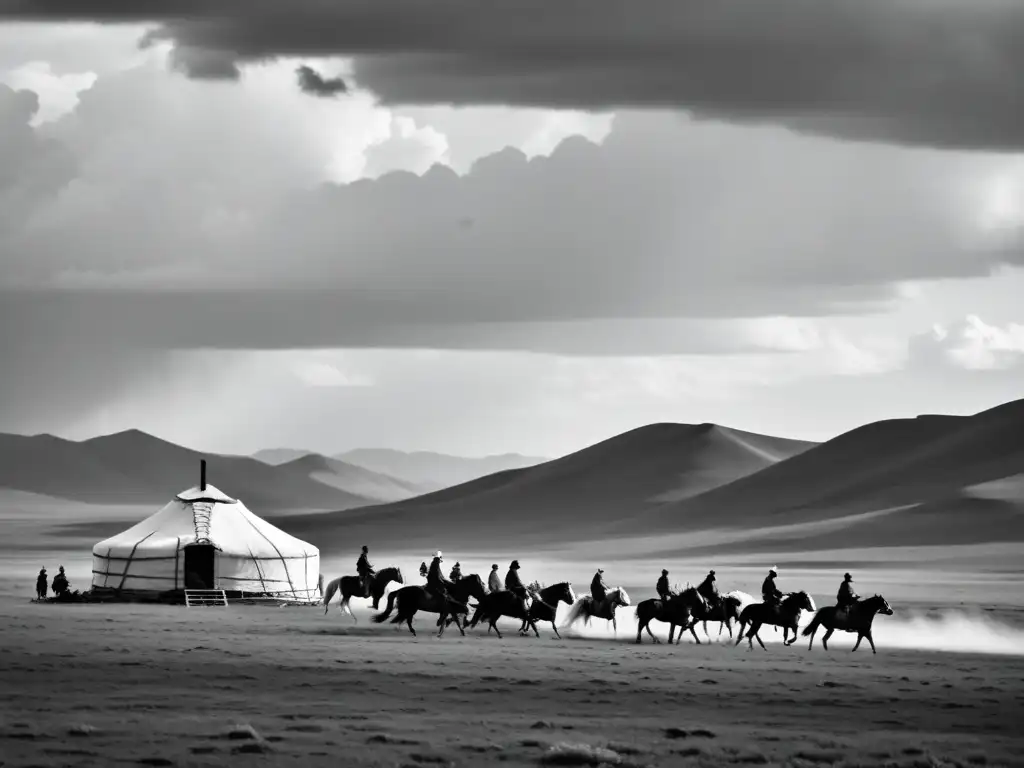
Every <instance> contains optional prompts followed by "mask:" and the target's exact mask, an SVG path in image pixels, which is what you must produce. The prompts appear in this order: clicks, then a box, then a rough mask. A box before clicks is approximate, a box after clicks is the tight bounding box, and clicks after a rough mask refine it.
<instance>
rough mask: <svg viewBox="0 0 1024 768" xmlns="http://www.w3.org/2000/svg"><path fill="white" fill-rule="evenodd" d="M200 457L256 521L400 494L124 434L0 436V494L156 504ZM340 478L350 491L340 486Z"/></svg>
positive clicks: (333, 470)
mask: <svg viewBox="0 0 1024 768" xmlns="http://www.w3.org/2000/svg"><path fill="white" fill-rule="evenodd" d="M204 458H205V459H206V460H207V477H208V480H209V482H211V483H212V484H214V485H216V486H217V487H219V488H220V489H221V490H223V491H224V492H225V493H228V494H230V495H233V496H237V497H239V498H241V499H242V500H243V501H244V502H245V503H246V505H247V506H249V507H250V508H251V509H252V510H253V511H254V512H257V513H258V514H261V515H265V514H272V513H273V512H275V511H283V510H297V509H304V510H308V509H317V510H325V509H332V510H336V509H347V508H350V507H357V506H365V505H367V504H374V503H377V502H379V501H390V500H392V499H394V498H396V496H395V494H396V493H398V492H399V489H401V488H403V487H404V485H403V484H402V483H401V482H400V481H395V480H392V479H391V478H382V477H373V476H372V474H371V473H367V472H366V471H365V470H363V469H362V468H358V467H351V468H348V467H345V466H344V465H343V464H342V463H341V462H337V463H334V462H332V463H331V464H324V465H317V464H316V462H315V461H310V462H306V463H303V462H299V463H295V464H293V465H291V466H289V465H284V466H278V467H271V466H268V465H267V464H264V463H262V462H260V461H257V460H256V459H253V458H249V457H243V456H223V455H217V454H204V453H200V452H198V451H194V450H191V449H189V448H184V447H182V446H180V445H176V444H174V443H170V442H167V441H166V440H161V439H159V438H157V437H153V436H152V435H149V434H146V433H145V432H140V431H138V430H129V431H126V432H118V433H116V434H113V435H105V436H103V437H96V438H92V439H90V440H84V441H81V442H74V441H71V440H64V439H63V438H59V437H54V436H52V435H34V436H24V435H9V434H0V488H7V489H10V490H15V491H23V492H28V493H35V494H41V495H45V496H51V497H56V498H62V499H68V500H73V501H81V502H87V503H91V504H162V503H165V502H166V501H168V500H169V499H170V498H171V497H173V496H174V494H176V493H179V492H180V491H182V490H185V489H186V488H188V487H190V486H192V485H195V484H196V483H197V482H198V479H199V461H200V459H204ZM314 475H317V476H316V477H314ZM345 478H349V479H351V480H352V483H353V488H351V489H350V488H347V487H346V486H345ZM325 481H326V482H325ZM403 493H405V495H408V493H407V492H404V491H403Z"/></svg>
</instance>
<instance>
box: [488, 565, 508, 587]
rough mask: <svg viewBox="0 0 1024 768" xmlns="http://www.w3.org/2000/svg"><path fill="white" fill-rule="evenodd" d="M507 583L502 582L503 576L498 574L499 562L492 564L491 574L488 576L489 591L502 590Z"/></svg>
mask: <svg viewBox="0 0 1024 768" xmlns="http://www.w3.org/2000/svg"><path fill="white" fill-rule="evenodd" d="M503 589H505V585H504V584H502V583H501V576H499V575H498V564H497V563H495V564H494V565H492V566H491V575H490V576H488V577H487V591H488V592H501V591H502V590H503Z"/></svg>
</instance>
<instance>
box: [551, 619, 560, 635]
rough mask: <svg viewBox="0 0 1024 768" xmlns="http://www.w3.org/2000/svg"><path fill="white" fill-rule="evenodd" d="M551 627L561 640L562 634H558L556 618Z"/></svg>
mask: <svg viewBox="0 0 1024 768" xmlns="http://www.w3.org/2000/svg"><path fill="white" fill-rule="evenodd" d="M551 629H553V630H554V632H555V637H557V638H558V639H559V640H561V639H562V636H561V635H560V634H558V627H556V626H555V620H554V619H552V620H551Z"/></svg>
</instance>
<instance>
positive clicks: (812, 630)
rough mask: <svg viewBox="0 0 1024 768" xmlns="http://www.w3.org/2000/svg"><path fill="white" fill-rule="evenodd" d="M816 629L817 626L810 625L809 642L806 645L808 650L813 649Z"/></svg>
mask: <svg viewBox="0 0 1024 768" xmlns="http://www.w3.org/2000/svg"><path fill="white" fill-rule="evenodd" d="M817 631H818V628H817V627H811V644H810V645H808V646H807V650H808V651H813V650H814V635H815V634H816V633H817Z"/></svg>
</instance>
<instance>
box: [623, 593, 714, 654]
mask: <svg viewBox="0 0 1024 768" xmlns="http://www.w3.org/2000/svg"><path fill="white" fill-rule="evenodd" d="M705 608H706V603H705V602H704V598H703V597H702V596H701V594H700V593H699V592H698V591H697V590H696V588H694V587H687V588H686V589H684V590H683V591H682V592H680V593H679V594H678V595H671V596H670V597H669V598H668V600H662V599H661V598H660V597H652V598H650V599H649V600H642V601H641V602H639V603H638V604H637V606H636V621H637V624H636V642H637V644H638V645H639V644H640V643H641V642H643V641H642V639H641V636H642V635H643V631H644V630H645V629H646V630H647V634H648V635H650V636H651V639H652V640H653V641H654V642H656V643H660V642H661V640H659V639H658V638H657V637H655V636H654V633H653V632H651V627H650V624H651V622H652V621H654V620H655V619H657V620H658V621H663V622H665V623H666V624H668V625H669V629H668V642H669V644H670V645H671V643H672V638H673V637H674V636H675V631H676V627H677V626H678V627H679V636H680V637H682V636H683V628H684V627H686V628H689V630H690V631H691V632H693V625H694V623H695V619H694V616H695V615H696V612H697V611H698V610H703V609H705ZM693 639H694V640H697V645H700V640H699V639H697V634H696V633H694V635H693Z"/></svg>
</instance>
